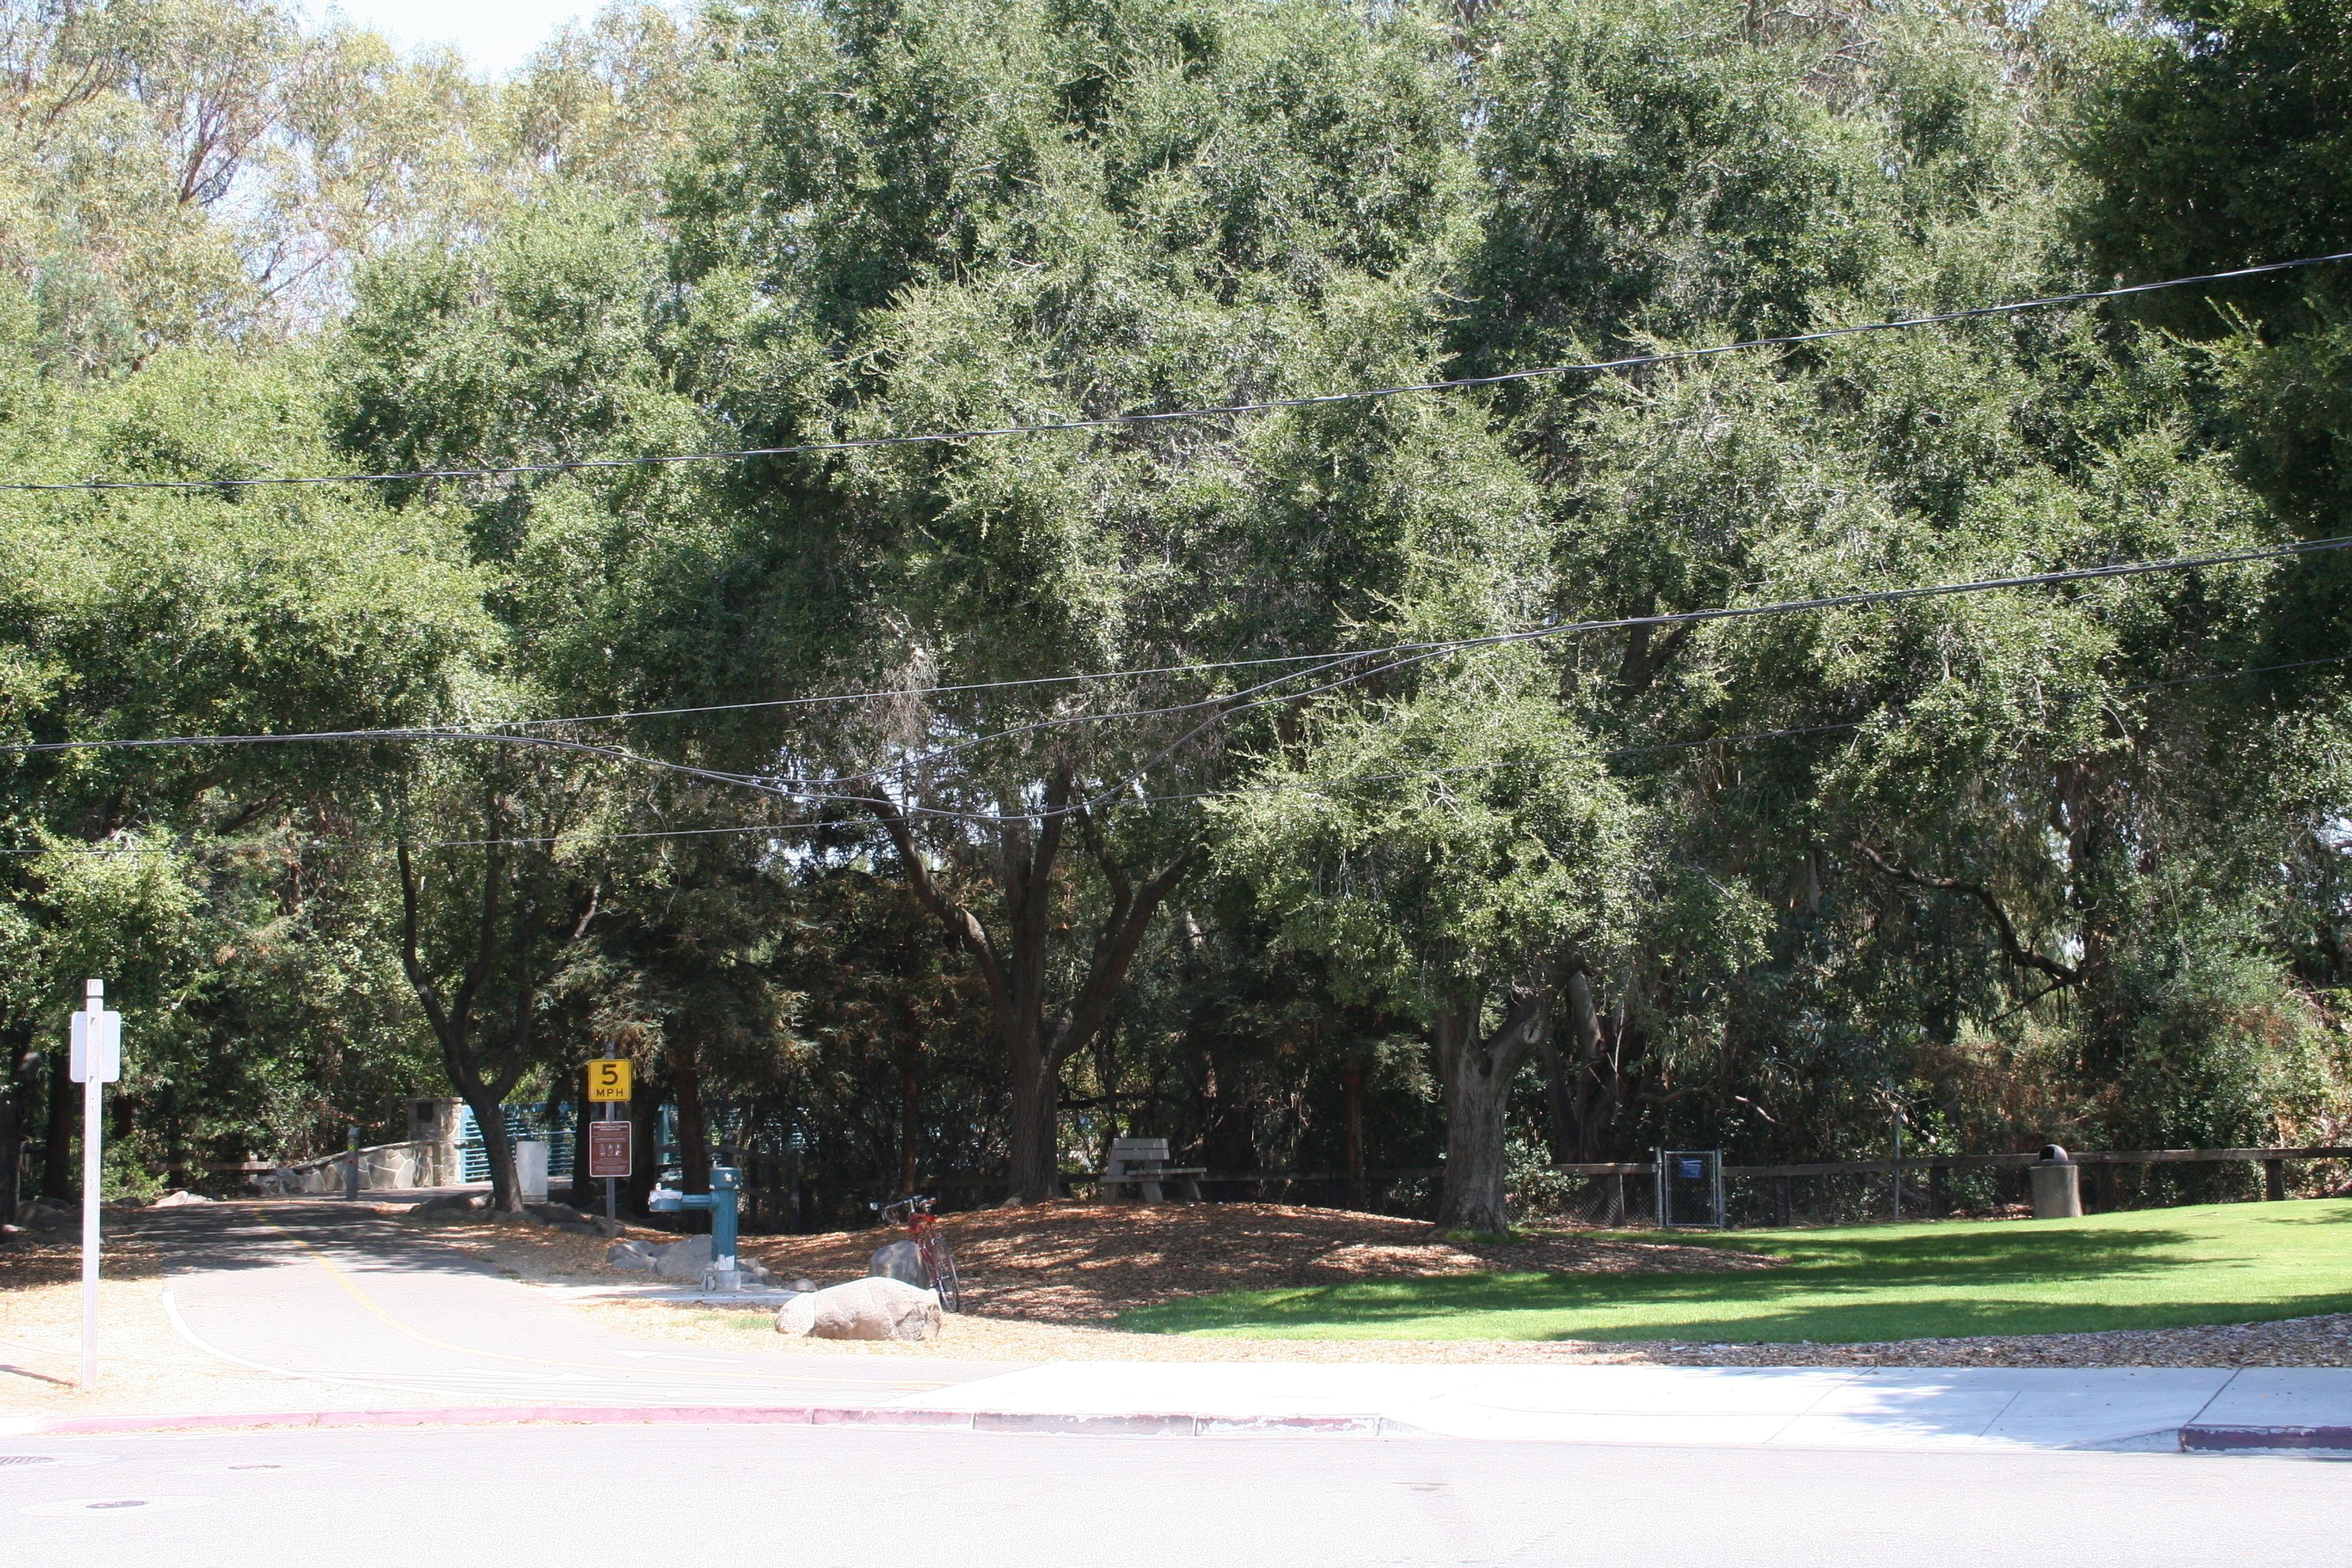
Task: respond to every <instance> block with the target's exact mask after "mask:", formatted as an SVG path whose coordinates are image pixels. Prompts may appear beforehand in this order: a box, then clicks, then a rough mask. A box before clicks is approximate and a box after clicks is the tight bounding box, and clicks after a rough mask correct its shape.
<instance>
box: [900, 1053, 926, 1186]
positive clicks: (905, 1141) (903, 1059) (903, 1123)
mask: <svg viewBox="0 0 2352 1568" xmlns="http://www.w3.org/2000/svg"><path fill="white" fill-rule="evenodd" d="M915 1053H916V1045H915V1037H914V1036H913V1035H911V1034H910V1035H908V1037H907V1038H906V1040H905V1042H904V1043H903V1044H902V1045H901V1047H900V1048H899V1051H898V1191H899V1193H900V1194H901V1195H906V1194H912V1193H913V1192H914V1190H915V1140H916V1137H917V1135H918V1134H919V1132H920V1131H921V1130H922V1125H923V1121H922V1109H923V1101H922V1083H921V1079H920V1078H919V1074H918V1072H917V1068H918V1067H919V1063H918V1062H917V1061H916V1058H915Z"/></svg>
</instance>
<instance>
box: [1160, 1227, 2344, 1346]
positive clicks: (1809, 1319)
mask: <svg viewBox="0 0 2352 1568" xmlns="http://www.w3.org/2000/svg"><path fill="white" fill-rule="evenodd" d="M2231 1207H2232V1209H2235V1205H2231ZM2347 1221H2352V1205H2334V1204H2331V1205H2326V1207H2325V1208H2321V1207H2318V1206H2317V1205H2314V1206H2312V1207H2308V1208H2306V1207H2304V1206H2303V1205H2296V1206H2295V1207H2294V1209H2288V1208H2286V1207H2285V1206H2284V1205H2281V1206H2280V1207H2277V1208H2272V1209H2267V1210H2256V1211H2253V1212H2252V1213H2249V1212H2246V1211H2244V1210H2242V1209H2237V1210H2236V1212H2223V1213H2214V1212H2211V1211H2205V1212H2201V1213H2198V1214H2194V1215H2182V1214H2179V1212H2178V1211H2173V1212H2172V1213H2170V1214H2168V1215H2166V1216H2158V1215H2128V1216H2126V1215H2116V1216H2098V1217H2096V1218H2095V1219H2092V1220H2088V1221H2084V1222H2080V1223H2067V1224H2063V1225H2061V1224H2052V1225H2046V1226H2044V1225H2014V1224H2012V1225H1971V1226H1951V1227H1948V1228H1946V1227H1924V1226H1923V1227H1918V1228H1916V1229H1915V1228H1907V1227H1906V1228H1900V1229H1898V1228H1897V1227H1895V1226H1888V1227H1886V1228H1885V1230H1883V1231H1876V1232H1874V1231H1872V1230H1869V1229H1848V1230H1840V1231H1822V1232H1814V1233H1795V1234H1790V1233H1786V1232H1783V1233H1778V1234H1775V1235H1772V1236H1770V1237H1738V1238H1736V1239H1732V1238H1719V1239H1727V1240H1730V1244H1732V1245H1738V1246H1744V1247H1755V1248H1757V1249H1759V1250H1764V1251H1769V1252H1771V1253H1774V1254H1777V1255H1779V1256H1780V1257H1781V1258H1785V1259H1787V1263H1786V1266H1785V1267H1783V1268H1774V1269H1767V1270H1758V1271H1753V1272H1747V1271H1743V1272H1738V1273H1705V1274H1698V1273H1691V1274H1667V1273H1660V1274H1564V1275H1543V1274H1483V1275H1468V1276H1463V1275H1455V1276H1440V1277H1435V1278H1428V1279H1399V1280H1381V1281H1359V1282H1352V1283H1348V1284H1339V1285H1330V1286H1322V1287H1315V1288H1309V1289H1285V1290H1261V1291H1235V1292H1229V1293H1226V1294H1223V1295H1217V1296H1207V1297H1194V1298H1192V1299H1189V1300H1179V1301H1171V1302H1167V1303H1163V1304H1160V1305H1156V1306H1152V1307H1147V1308H1144V1309H1141V1310H1137V1311H1132V1312H1129V1313H1127V1314H1126V1315H1124V1316H1123V1317H1122V1318H1121V1319H1120V1326H1121V1327H1122V1328H1127V1329H1131V1330H1136V1331H1143V1332H1159V1333H1242V1334H1263V1335H1272V1336H1277V1337H1325V1336H1329V1337H1376V1336H1384V1335H1386V1336H1396V1337H1404V1338H1429V1339H1440V1338H1481V1339H1485V1338H1496V1339H1525V1340H1546V1339H1595V1340H1650V1339H1675V1340H1704V1341H1724V1342H1737V1341H1781V1342H1785V1341H1792V1340H1811V1341H1815V1342H1826V1343H1852V1342H1864V1341H1873V1340H1895V1339H1917V1338H1928V1337H1933V1338H1956V1337H1966V1336H1973V1335H1980V1334H2032V1333H2059V1332H2076V1331H2089V1330H2099V1329H2134V1328H2149V1329H2153V1328H2178V1327H2183V1326H2188V1325H2191V1324H2200V1323H2233V1322H2250V1321H2264V1320H2269V1319H2276V1318H2284V1317H2299V1316H2304V1315H2306V1314H2312V1313H2318V1312H2328V1311H2339V1310H2347V1308H2352V1257H2347V1259H2346V1260H2345V1267H2341V1268H2317V1269H2315V1270H2311V1271H2306V1272H2305V1273H2303V1274H2301V1275H2286V1276H2285V1277H2284V1278H2282V1279H2279V1280H2278V1281H2276V1282H2274V1283H2273V1282H2270V1281H2264V1280H2261V1279H2243V1277H2241V1279H2240V1280H2239V1281H2232V1282H2229V1283H2242V1285H2243V1286H2244V1290H2243V1292H2242V1293H2241V1294H2239V1295H2237V1296H2236V1298H2235V1299H2230V1291H2229V1283H2225V1282H2223V1281H2221V1280H2217V1279H2214V1278H2213V1274H2212V1271H2214V1270H2217V1269H2221V1270H2230V1271H2232V1272H2235V1271H2238V1270H2242V1269H2245V1268H2264V1267H2265V1266H2268V1267H2270V1268H2283V1267H2284V1265H2283V1260H2282V1259H2280V1258H2277V1257H2275V1256H2270V1257H2265V1256H2264V1255H2265V1254H2266V1253H2267V1252H2269V1251H2270V1250H2271V1248H2270V1247H2269V1246H2268V1245H2267V1244H2268V1243H2270V1242H2273V1241H2277V1242H2284V1243H2287V1244H2288V1245H2289V1246H2290V1247H2294V1248H2295V1249H2296V1250H2300V1249H2301V1248H2302V1247H2305V1246H2307V1245H2308V1240H2307V1237H2306V1236H2305V1235H2303V1234H2295V1233H2301V1232H2305V1231H2306V1228H2307V1227H2310V1226H2330V1225H2344V1224H2346V1223H2347ZM2273 1227H2276V1228H2273ZM2264 1231H2269V1232H2270V1233H2271V1234H2270V1236H2268V1237H2265V1236H2264V1235H2263V1232H2264ZM2331 1239H2332V1238H2331ZM2167 1276H2177V1277H2178V1278H2179V1283H2180V1290H2181V1294H2180V1296H2179V1297H2178V1298H2176V1299H2174V1300H2146V1299H2145V1298H2147V1296H2149V1295H2150V1294H2151V1289H2150V1288H2151V1286H2155V1287H2158V1289H2160V1287H2161V1284H2162V1282H2163V1281H2164V1279H2166V1277H2167ZM2119 1281H2124V1282H2129V1283H2128V1285H2127V1286H2126V1289H2123V1290H2121V1291H2118V1290H2116V1289H2114V1287H2115V1286H2116V1284H2117V1282H2119ZM2119 1294H2120V1295H2126V1296H2130V1297H2135V1298H2141V1299H2139V1300H2114V1297H2116V1295H2119Z"/></svg>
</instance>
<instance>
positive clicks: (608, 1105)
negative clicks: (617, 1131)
mask: <svg viewBox="0 0 2352 1568" xmlns="http://www.w3.org/2000/svg"><path fill="white" fill-rule="evenodd" d="M620 1119H621V1107H620V1105H619V1103H618V1102H616V1101H614V1100H606V1101H605V1102H604V1120H605V1121H619V1120H620ZM618 1192H619V1184H618V1183H616V1182H615V1181H614V1179H613V1178H612V1177H610V1176H607V1177H605V1178H604V1218H605V1220H606V1222H607V1223H609V1224H613V1225H618V1224H620V1223H621V1205H620V1199H619V1197H618V1195H617V1194H618Z"/></svg>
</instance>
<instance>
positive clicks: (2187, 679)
mask: <svg viewBox="0 0 2352 1568" xmlns="http://www.w3.org/2000/svg"><path fill="white" fill-rule="evenodd" d="M2347 659H2352V654H2331V655H2328V656H2327V657H2326V658H2303V659H2296V660H2294V662H2293V663H2289V664H2263V665H2256V666H2254V667H2252V668H2248V669H2217V670H2208V671H2206V672H2205V673H2203V674H2201V675H2182V676H2176V677H2174V678H2173V679H2169V680H2147V681H2142V682H2140V683H2138V684H2137V685H2134V686H2126V687H2120V688H2117V689H2116V690H2115V691H2113V692H2111V693H2109V695H2110V696H2115V697H2131V696H2137V695H2139V694H2141V693H2144V692H2149V691H2160V690H2165V689H2169V688H2172V687H2176V686H2195V685H2198V684H2200V683H2202V682H2206V681H2214V680H2239V679H2246V678H2248V677H2251V676H2256V675H2275V674H2280V673H2283V672H2284V671H2287V670H2296V669H2310V668H2315V667H2317V666H2320V665H2326V664H2342V663H2344V662H2345V661H2346V660H2347ZM1874 722H1876V716H1874V717H1873V718H1870V719H1842V720H1837V721H1832V722H1829V723H1824V724H1797V725H1791V726H1789V727H1786V728H1783V729H1778V730H1743V731H1735V732H1733V733H1730V734H1724V735H1700V736H1696V737H1694V738H1692V739H1689V740H1684V741H1656V742H1643V743H1639V744H1635V745H1629V746H1607V747H1602V748H1600V749H1598V750H1594V751H1582V752H1545V753H1543V754H1541V755H1539V756H1534V757H1515V758H1512V759H1510V760H1509V761H1507V762H1498V763H1463V764H1461V765H1460V766H1457V767H1449V768H1407V769H1400V770H1397V771H1394V772H1390V773H1346V774H1342V775H1340V776H1339V777H1336V778H1328V779H1316V780H1299V779H1285V780H1283V781H1281V782H1279V783H1262V784H1236V785H1234V787H1232V788H1230V789H1223V790H1195V791H1191V792H1187V793H1183V794H1171V795H1144V796H1140V797H1129V798H1130V800H1131V801H1132V804H1135V805H1170V804H1175V803H1181V802H1184V801H1193V800H1216V799H1222V798H1228V797H1231V796H1233V795H1267V794H1279V793H1282V792H1284V791H1287V790H1307V791H1312V792H1315V793H1321V794H1328V793H1329V792H1330V791H1333V790H1336V789H1339V788H1341V787H1343V786H1348V785H1354V784H1391V783H1395V782H1398V781H1400V780H1404V779H1426V778H1451V777H1454V776H1456V775H1458V774H1465V773H1502V772H1506V771H1508V770H1510V769H1513V768H1531V767H1541V766H1543V765H1545V764H1546V763H1555V762H1570V761H1574V760H1576V759H1579V758H1585V757H1591V758H1607V757H1629V756H1641V755H1646V754H1651V753H1654V752H1692V751H1702V750H1705V749H1706V748H1708V747H1713V746H1745V745H1754V744H1757V743H1758V742H1764V741H1784V740H1793V739H1796V738H1798V737H1801V736H1806V735H1824V734H1838V733H1843V732H1845V731H1852V730H1863V729H1867V728H1868V727H1869V726H1870V725H1871V724H1873V723H1874ZM830 798H835V799H838V798H842V797H830ZM845 826H849V825H848V824H845V823H844V822H842V821H840V820H838V819H826V820H816V821H803V822H755V823H735V824H729V825H725V826H701V827H657V828H646V829H637V830H631V831H627V832H621V833H592V832H583V833H580V834H577V835H572V836H571V837H575V838H579V839H592V838H593V839H595V840H599V841H635V840H640V839H652V838H708V837H737V836H740V835H743V834H749V833H764V834H768V835H770V836H772V837H784V836H786V835H788V834H814V833H838V832H840V831H842V830H843V829H844V828H845ZM565 837H566V836H565V835H563V834H533V835H530V836H529V837H505V838H438V839H429V840H425V841H423V842H421V843H419V844H417V845H416V846H415V847H417V848H419V849H481V848H489V847H505V846H530V845H543V844H559V843H562V841H563V839H564V838H565ZM154 847H155V846H152V845H146V844H122V845H113V844H60V845H47V846H44V845H31V846H16V847H8V848H5V849H0V854H5V855H47V854H52V853H58V852H65V853H71V854H79V855H123V854H140V853H144V852H148V851H150V850H152V849H153V848H154ZM391 847H393V846H392V843H391V842H390V841H388V840H381V839H358V838H314V839H310V840H307V841H304V842H301V843H294V844H289V843H287V842H285V841H284V840H281V839H276V838H246V839H206V840H185V839H184V840H182V841H180V842H178V843H175V844H173V845H170V846H168V848H169V849H171V850H172V851H173V852H174V853H180V854H187V853H193V852H196V851H203V852H206V853H215V854H217V853H224V852H226V853H236V852H240V851H244V852H255V853H262V854H279V855H299V854H301V853H303V852H304V851H306V850H311V849H388V848H391Z"/></svg>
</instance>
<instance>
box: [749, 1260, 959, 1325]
mask: <svg viewBox="0 0 2352 1568" xmlns="http://www.w3.org/2000/svg"><path fill="white" fill-rule="evenodd" d="M939 1331H940V1299H939V1297H938V1296H937V1295H935V1294H934V1293H932V1292H931V1291H929V1290H918V1289H915V1287H913V1286H912V1285H909V1284H907V1283H906V1282H905V1281H903V1280H899V1279H890V1278H888V1277H887V1276H884V1275H871V1276H868V1277H867V1278H866V1279H853V1280H851V1281H850V1282H849V1283H848V1284H846V1285H835V1286H833V1287H831V1288H830V1289H824V1290H819V1291H816V1292H815V1293H814V1294H812V1295H805V1296H795V1297H793V1299H792V1300H789V1301H787V1302H785V1303H784V1305H783V1310H781V1311H779V1312H778V1313H777V1314H776V1332H778V1333H780V1334H796V1335H802V1336H805V1337H807V1338H810V1339H819V1340H928V1339H935V1338H937V1337H938V1335H939Z"/></svg>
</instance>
